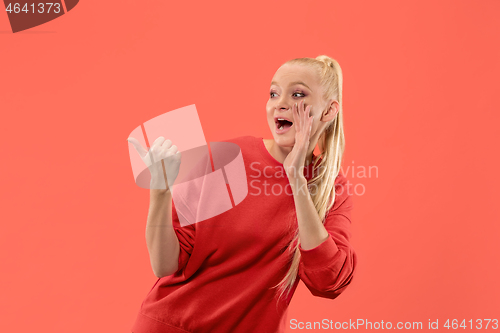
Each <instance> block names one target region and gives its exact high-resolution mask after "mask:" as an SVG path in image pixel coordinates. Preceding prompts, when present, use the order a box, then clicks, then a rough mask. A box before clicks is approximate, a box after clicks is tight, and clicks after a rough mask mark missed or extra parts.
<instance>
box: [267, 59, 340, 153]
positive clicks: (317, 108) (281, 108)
mask: <svg viewBox="0 0 500 333" xmlns="http://www.w3.org/2000/svg"><path fill="white" fill-rule="evenodd" d="M301 100H304V109H305V108H306V107H307V106H308V105H311V110H310V113H309V116H311V115H312V116H313V117H314V119H313V124H312V129H311V138H310V146H312V150H314V147H315V146H316V143H317V141H318V138H319V135H320V134H321V133H322V132H323V129H324V128H325V127H326V126H327V125H328V123H329V121H331V120H333V119H334V116H335V114H336V112H335V111H336V108H335V106H336V105H338V103H337V104H335V102H336V101H334V100H331V101H329V103H328V102H327V101H325V100H324V99H323V88H322V87H321V86H320V82H319V78H318V77H317V74H316V73H315V72H314V71H313V70H312V69H311V68H309V67H307V66H304V65H297V64H294V65H291V64H284V65H283V66H281V67H280V68H279V69H278V70H277V71H276V73H275V74H274V77H273V79H272V82H271V88H270V95H269V100H268V102H267V106H266V111H267V121H268V124H269V127H270V128H271V132H272V133H273V137H274V141H275V142H276V143H277V144H278V145H279V146H281V147H283V148H284V147H290V148H293V145H294V144H295V125H294V124H289V123H280V122H279V121H278V120H277V118H284V119H287V120H289V121H290V122H292V123H293V121H294V119H293V108H292V107H293V105H294V104H295V103H298V104H299V102H300V101H301ZM327 109H330V112H328V114H327V115H324V114H325V111H326V110H327ZM332 113H333V115H332ZM281 125H283V127H282V128H281V129H280V126H281Z"/></svg>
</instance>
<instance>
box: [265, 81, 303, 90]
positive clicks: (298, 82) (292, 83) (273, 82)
mask: <svg viewBox="0 0 500 333" xmlns="http://www.w3.org/2000/svg"><path fill="white" fill-rule="evenodd" d="M273 84H274V85H278V83H276V81H272V82H271V85H273ZM296 84H301V85H303V86H305V87H307V89H309V90H311V91H312V89H311V88H309V86H308V85H307V84H305V83H304V82H302V81H295V82H290V86H293V85H296Z"/></svg>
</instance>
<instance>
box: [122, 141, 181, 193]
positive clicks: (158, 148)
mask: <svg viewBox="0 0 500 333" xmlns="http://www.w3.org/2000/svg"><path fill="white" fill-rule="evenodd" d="M127 141H128V142H130V143H131V144H132V145H133V146H134V148H135V150H137V152H138V153H139V156H141V159H142V160H143V162H144V163H145V164H146V165H147V167H148V169H149V172H150V173H151V189H166V188H167V182H168V189H171V188H172V185H173V184H174V182H175V180H176V179H177V176H178V175H179V168H180V165H181V152H180V151H178V150H177V146H176V145H172V141H170V140H169V139H167V140H165V138H164V137H162V136H160V137H158V138H157V139H156V140H155V141H154V143H153V145H152V146H151V148H149V151H146V150H145V149H144V148H143V147H142V145H141V144H140V143H139V141H137V139H135V138H132V137H130V138H128V139H127ZM163 165H164V166H165V173H166V177H167V179H165V174H164V172H163Z"/></svg>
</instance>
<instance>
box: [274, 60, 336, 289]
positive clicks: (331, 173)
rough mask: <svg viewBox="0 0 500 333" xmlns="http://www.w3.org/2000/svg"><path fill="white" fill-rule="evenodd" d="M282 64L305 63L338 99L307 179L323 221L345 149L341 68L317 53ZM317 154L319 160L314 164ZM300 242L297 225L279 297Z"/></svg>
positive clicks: (294, 270)
mask: <svg viewBox="0 0 500 333" xmlns="http://www.w3.org/2000/svg"><path fill="white" fill-rule="evenodd" d="M285 64H299V65H305V66H309V67H310V68H312V69H313V70H315V71H316V73H317V74H318V77H319V78H320V84H321V86H322V87H323V98H324V100H326V101H328V100H330V99H336V100H337V101H338V102H339V106H340V108H339V112H338V113H337V115H336V117H335V118H334V119H333V120H332V121H331V122H330V124H329V125H328V126H327V127H326V128H325V130H324V131H323V133H322V134H321V136H320V137H319V138H318V146H319V150H320V154H319V155H318V156H316V157H315V158H314V161H313V162H314V163H313V165H314V172H313V175H314V177H312V178H311V179H310V180H309V181H308V182H307V184H308V187H313V188H315V191H313V192H314V193H311V198H312V201H313V203H314V207H315V208H316V211H317V212H318V215H319V217H320V219H321V221H322V222H323V223H325V216H326V214H327V212H328V211H329V210H330V209H331V208H332V207H333V204H334V203H335V179H336V178H337V175H338V174H339V172H340V168H341V163H342V157H343V155H344V149H345V139H344V125H343V120H342V70H341V68H340V65H339V64H338V62H337V61H336V60H335V59H332V58H330V57H328V56H326V55H320V56H318V57H316V58H315V59H313V58H296V59H292V60H289V61H287V62H285ZM320 158H321V162H320V163H319V164H317V162H318V160H319V159H320ZM318 169H319V171H318ZM294 243H295V244H294ZM299 244H300V238H299V230H298V229H297V230H296V231H295V235H294V238H293V239H292V240H291V242H290V244H289V245H288V251H289V253H290V256H291V266H290V269H289V270H288V272H287V274H286V275H285V277H284V278H283V279H282V280H281V281H280V282H279V283H278V284H277V285H276V286H274V287H273V288H278V289H277V292H279V297H278V298H281V297H282V296H283V294H284V293H285V292H286V296H287V297H288V295H289V292H290V291H291V289H292V287H293V285H294V283H295V280H296V278H297V277H298V269H299V263H300V250H299ZM292 253H293V256H292Z"/></svg>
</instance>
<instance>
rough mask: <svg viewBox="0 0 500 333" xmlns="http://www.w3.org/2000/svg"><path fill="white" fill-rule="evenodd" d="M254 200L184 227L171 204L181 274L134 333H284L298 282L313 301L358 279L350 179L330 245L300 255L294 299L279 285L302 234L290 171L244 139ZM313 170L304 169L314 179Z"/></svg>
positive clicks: (153, 298)
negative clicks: (296, 236) (290, 248)
mask: <svg viewBox="0 0 500 333" xmlns="http://www.w3.org/2000/svg"><path fill="white" fill-rule="evenodd" d="M226 142H233V143H235V144H237V145H238V146H239V147H240V149H241V152H242V156H243V159H244V164H245V170H246V176H247V182H248V195H247V197H246V198H245V199H244V200H243V201H242V202H241V203H240V204H238V205H237V206H235V207H233V208H232V209H230V210H228V211H226V212H224V213H222V214H219V215H217V216H214V217H212V218H210V219H207V220H204V221H201V222H198V223H194V224H190V225H186V226H181V225H180V223H179V218H178V216H177V212H176V210H175V205H174V203H173V201H172V218H173V219H172V221H173V226H174V229H175V232H176V235H177V237H178V239H179V245H180V253H179V266H178V270H177V271H176V272H175V273H174V274H172V275H169V276H165V277H162V278H159V279H158V280H157V281H156V283H155V284H154V285H153V287H152V288H151V290H150V291H149V292H148V294H147V295H146V297H145V299H144V301H143V302H142V304H141V307H140V309H139V312H138V316H137V319H136V321H135V323H134V324H133V327H132V332H133V333H168V332H177V333H180V332H184V333H185V332H191V333H199V332H216V333H218V332H220V333H224V332H232V333H239V332H241V333H248V332H259V333H266V332H269V333H271V332H272V333H275V332H284V331H285V325H286V315H287V308H288V305H289V303H290V300H291V297H292V295H293V293H294V291H295V289H296V287H297V284H298V282H299V280H302V282H303V283H304V284H305V285H306V287H307V288H308V289H309V290H310V291H311V294H312V295H314V296H318V297H325V298H330V299H334V298H336V297H337V296H339V295H340V293H342V291H344V290H345V288H346V287H347V286H348V285H349V283H350V282H351V280H352V278H353V274H354V270H355V267H356V261H357V260H356V253H355V252H354V250H353V248H352V247H351V245H350V243H349V239H350V236H351V232H350V225H351V221H350V218H351V210H352V207H353V203H352V194H351V191H350V190H348V183H347V180H346V178H345V177H344V175H342V174H341V173H339V175H338V177H337V179H336V198H335V203H334V206H333V207H332V209H330V211H328V213H327V216H326V218H325V222H324V226H325V228H326V229H327V231H328V233H329V237H328V238H327V239H326V240H325V241H324V242H322V243H321V244H319V245H318V246H316V247H315V248H313V249H309V250H304V249H302V248H301V247H299V249H300V252H301V259H300V264H299V270H298V278H297V279H296V280H295V283H294V285H293V289H292V291H291V293H290V294H289V296H288V297H283V298H282V299H281V300H279V301H278V300H277V298H276V297H275V292H276V288H272V287H273V286H275V285H277V284H278V283H279V282H280V281H281V279H282V278H283V277H284V276H285V274H286V273H287V271H288V269H289V267H290V264H291V261H290V259H291V253H290V252H288V251H287V250H286V249H287V246H288V244H289V243H290V242H291V240H292V238H293V233H294V232H295V230H296V229H297V228H298V224H297V217H296V212H295V204H294V198H293V194H292V191H291V188H290V185H289V182H288V178H287V176H286V173H285V171H284V168H283V164H281V163H279V162H278V161H277V160H276V159H274V158H273V157H272V155H271V154H269V152H268V151H267V149H266V147H265V146H264V143H263V140H262V138H260V137H259V138H255V137H253V136H242V137H237V138H234V139H230V140H226ZM312 170H313V164H312V163H311V164H309V166H307V168H305V169H304V175H305V177H306V179H308V180H309V179H311V178H312Z"/></svg>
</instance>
